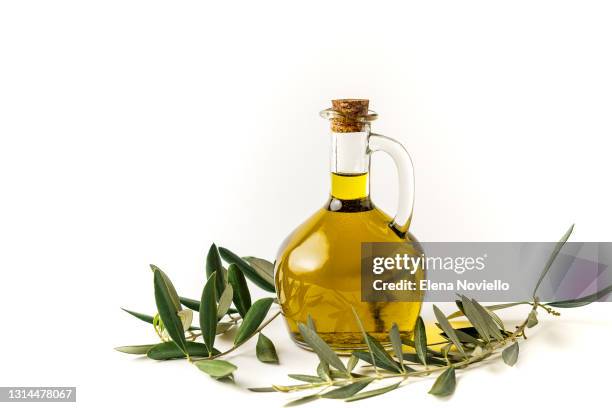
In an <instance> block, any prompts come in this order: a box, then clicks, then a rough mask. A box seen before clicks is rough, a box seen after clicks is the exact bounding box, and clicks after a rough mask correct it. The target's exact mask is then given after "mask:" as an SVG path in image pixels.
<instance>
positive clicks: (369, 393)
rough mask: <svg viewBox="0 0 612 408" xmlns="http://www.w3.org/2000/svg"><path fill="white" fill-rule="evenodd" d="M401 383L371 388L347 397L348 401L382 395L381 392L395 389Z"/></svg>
mask: <svg viewBox="0 0 612 408" xmlns="http://www.w3.org/2000/svg"><path fill="white" fill-rule="evenodd" d="M400 384H401V382H398V383H395V384H393V385H389V386H387V387H383V388H377V389H375V390H371V391H364V392H360V393H359V394H355V395H353V396H352V397H349V398H347V399H346V401H347V402H351V401H358V400H362V399H366V398H370V397H375V396H377V395H381V394H384V393H386V392H389V391H393V390H395V389H396V388H397V387H399V385H400Z"/></svg>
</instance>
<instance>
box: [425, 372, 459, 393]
mask: <svg viewBox="0 0 612 408" xmlns="http://www.w3.org/2000/svg"><path fill="white" fill-rule="evenodd" d="M456 385H457V380H456V379H455V368H454V367H449V368H447V369H446V370H444V371H443V372H442V374H440V375H439V376H438V378H436V381H435V382H434V384H433V386H432V387H431V389H430V390H429V393H430V394H432V395H435V396H437V397H447V396H449V395H451V394H452V393H453V392H455V387H456Z"/></svg>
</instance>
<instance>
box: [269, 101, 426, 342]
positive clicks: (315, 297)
mask: <svg viewBox="0 0 612 408" xmlns="http://www.w3.org/2000/svg"><path fill="white" fill-rule="evenodd" d="M321 116H322V117H324V118H326V119H329V120H330V122H331V152H330V153H331V154H330V159H331V160H330V165H331V168H330V171H331V194H330V197H329V199H328V200H327V202H326V203H325V205H324V206H323V208H321V209H320V210H318V211H317V212H315V213H314V214H313V215H312V216H311V217H310V218H308V219H307V220H306V221H305V222H304V223H303V224H302V225H300V226H299V227H298V228H297V229H295V230H294V231H293V232H292V233H291V235H289V236H288V237H287V238H286V239H285V241H284V242H283V243H282V245H281V247H280V249H279V252H278V256H277V258H276V264H275V283H276V291H277V295H278V299H279V302H280V305H281V308H282V311H283V315H284V317H285V320H286V323H287V326H288V329H289V333H290V335H291V337H292V339H293V340H294V341H295V342H296V343H297V344H298V345H300V346H302V347H305V348H308V345H307V344H305V343H304V341H303V339H302V336H301V334H300V331H299V329H298V323H306V322H307V319H308V316H309V315H310V316H311V317H312V319H313V320H314V323H315V326H316V330H317V332H318V333H319V335H320V336H321V337H322V338H323V339H324V340H325V341H326V342H327V343H328V344H329V345H330V346H331V347H332V348H333V349H335V350H336V351H339V352H343V351H345V352H350V351H351V350H355V349H363V348H365V344H364V342H363V336H362V334H361V331H360V328H359V325H358V322H357V320H356V319H355V317H354V315H353V308H354V310H355V311H356V312H357V314H358V316H359V318H360V320H361V322H362V323H363V325H364V328H365V330H366V332H368V334H370V335H372V336H373V337H374V338H376V339H377V340H379V341H380V342H381V343H383V344H384V345H388V344H389V339H388V333H389V329H390V328H391V326H392V325H393V323H396V324H397V325H398V326H399V329H400V334H401V335H402V336H404V337H410V336H411V335H412V331H413V328H414V324H415V322H416V319H417V317H418V315H419V312H420V308H421V302H396V301H392V302H362V301H361V256H360V253H361V243H362V242H412V243H415V244H417V245H418V243H417V241H416V239H415V238H414V236H412V234H410V233H409V232H408V228H409V225H410V220H411V216H412V207H413V201H414V175H413V167H412V161H411V159H410V156H409V155H408V153H407V152H406V150H405V149H404V147H403V146H402V145H401V144H400V143H399V142H397V141H395V140H393V139H391V138H388V137H385V136H382V135H378V134H374V133H371V132H370V122H371V121H373V120H374V119H376V117H377V115H376V113H374V112H372V111H370V110H368V100H365V99H339V100H334V101H332V108H331V109H326V110H324V111H322V112H321ZM376 151H384V152H386V153H388V154H389V155H390V156H391V157H392V158H393V160H394V161H395V164H396V166H397V170H398V176H399V177H398V178H399V204H398V209H397V213H396V215H395V217H394V218H391V217H390V216H388V215H387V214H385V213H384V212H383V211H381V210H380V209H378V208H376V207H375V206H374V204H373V203H372V200H371V199H370V194H369V191H370V189H369V176H368V173H369V169H370V156H371V154H372V153H373V152H376ZM423 273H424V272H423V271H422V270H420V271H419V272H418V273H417V274H416V275H415V279H421V278H422V277H423Z"/></svg>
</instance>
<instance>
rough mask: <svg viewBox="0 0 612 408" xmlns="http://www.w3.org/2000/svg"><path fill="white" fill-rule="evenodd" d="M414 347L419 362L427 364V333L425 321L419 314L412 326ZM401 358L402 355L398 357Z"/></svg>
mask: <svg viewBox="0 0 612 408" xmlns="http://www.w3.org/2000/svg"><path fill="white" fill-rule="evenodd" d="M414 349H415V351H416V354H417V356H418V357H419V360H420V362H421V363H422V364H423V365H425V366H427V333H426V332H425V323H423V318H421V316H419V317H418V318H417V321H416V324H415V326H414ZM400 358H401V359H402V360H403V359H404V356H402V357H400Z"/></svg>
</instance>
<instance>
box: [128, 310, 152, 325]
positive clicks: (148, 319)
mask: <svg viewBox="0 0 612 408" xmlns="http://www.w3.org/2000/svg"><path fill="white" fill-rule="evenodd" d="M121 310H123V311H124V312H127V313H129V314H131V315H132V316H134V317H135V318H137V319H139V320H142V321H143V322H147V323H151V324H153V316H149V315H146V314H143V313H138V312H133V311H131V310H128V309H124V308H121Z"/></svg>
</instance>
